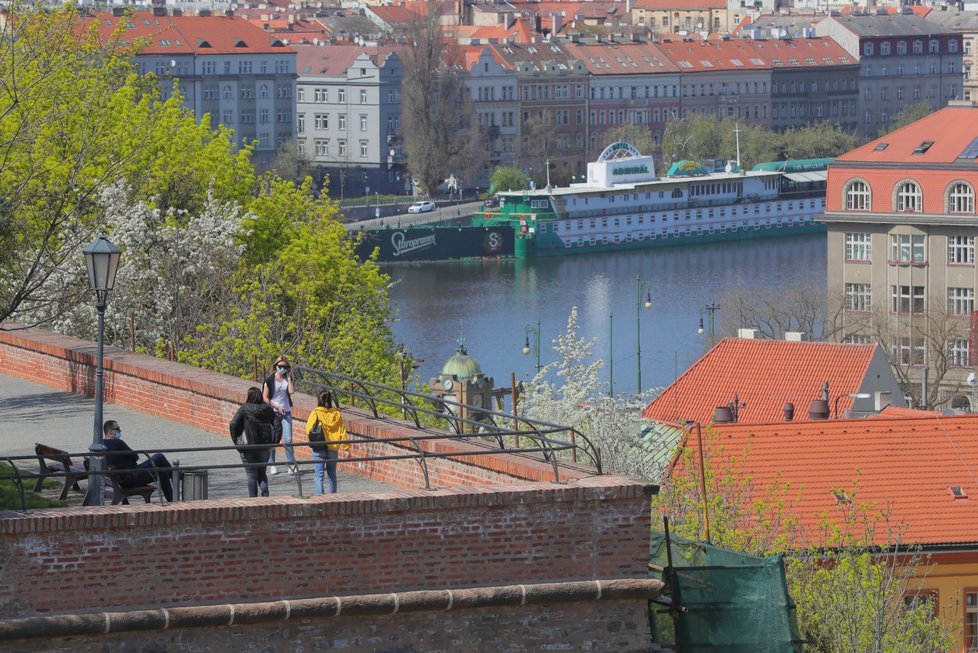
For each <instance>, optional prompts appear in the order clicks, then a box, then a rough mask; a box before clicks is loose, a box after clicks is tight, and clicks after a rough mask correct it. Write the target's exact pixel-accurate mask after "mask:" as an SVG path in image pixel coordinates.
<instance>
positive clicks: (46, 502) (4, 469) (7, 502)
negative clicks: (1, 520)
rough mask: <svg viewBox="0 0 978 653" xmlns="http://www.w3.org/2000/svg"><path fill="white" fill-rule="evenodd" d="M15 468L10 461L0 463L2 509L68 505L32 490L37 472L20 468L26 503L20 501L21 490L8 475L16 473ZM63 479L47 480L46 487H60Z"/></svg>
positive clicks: (0, 503) (0, 508)
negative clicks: (33, 472)
mask: <svg viewBox="0 0 978 653" xmlns="http://www.w3.org/2000/svg"><path fill="white" fill-rule="evenodd" d="M15 473H16V472H15V471H14V468H13V467H11V466H10V465H9V464H8V463H0V510H23V508H24V505H26V507H27V508H28V509H30V508H61V507H63V506H66V505H68V504H67V502H65V501H58V500H56V499H48V498H46V497H44V496H41V495H40V494H35V493H34V492H32V491H31V489H32V488H33V487H34V479H36V478H37V475H36V474H32V473H30V472H25V471H24V470H20V477H21V483H23V486H24V504H23V505H22V504H21V502H20V490H19V489H18V488H17V483H16V482H15V481H14V480H12V479H8V478H4V477H8V476H13V475H15ZM61 483H62V480H61V479H58V480H47V481H45V482H44V486H43V487H44V488H59V487H61Z"/></svg>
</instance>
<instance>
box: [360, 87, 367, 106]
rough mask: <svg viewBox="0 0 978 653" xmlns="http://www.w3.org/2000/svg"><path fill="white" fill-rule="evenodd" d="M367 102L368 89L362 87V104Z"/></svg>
mask: <svg viewBox="0 0 978 653" xmlns="http://www.w3.org/2000/svg"><path fill="white" fill-rule="evenodd" d="M366 103H367V89H365V88H361V89H360V104H366Z"/></svg>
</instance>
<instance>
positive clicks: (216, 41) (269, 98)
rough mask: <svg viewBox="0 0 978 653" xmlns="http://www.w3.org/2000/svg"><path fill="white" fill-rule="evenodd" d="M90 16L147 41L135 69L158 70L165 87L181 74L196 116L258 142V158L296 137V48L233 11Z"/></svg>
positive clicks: (106, 29) (242, 140)
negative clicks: (172, 14) (226, 13)
mask: <svg viewBox="0 0 978 653" xmlns="http://www.w3.org/2000/svg"><path fill="white" fill-rule="evenodd" d="M88 20H89V21H90V22H91V23H93V24H95V25H97V26H98V29H99V30H100V31H101V33H102V34H103V35H104V36H106V37H108V36H109V35H110V34H111V33H112V32H114V31H115V30H116V29H117V28H119V27H120V26H121V27H122V34H123V38H125V39H126V40H127V41H135V40H137V39H138V40H141V41H142V42H143V43H145V47H143V48H142V49H141V50H140V52H139V54H137V55H136V57H135V64H136V67H137V70H138V71H139V72H141V73H143V74H145V73H155V74H156V76H157V77H158V78H159V82H160V87H161V88H162V89H163V92H164V93H169V92H170V90H171V89H172V86H173V82H174V80H176V82H177V85H178V88H179V91H180V93H181V95H182V96H183V98H184V100H185V102H186V104H187V106H188V107H190V108H191V109H193V111H194V115H196V116H197V118H198V119H201V118H203V117H204V116H205V115H210V117H211V123H212V124H214V125H217V124H218V123H220V124H222V125H224V126H225V127H227V128H229V129H232V130H234V139H235V142H236V144H237V145H239V146H241V145H244V144H246V143H254V145H255V154H254V160H255V161H256V162H258V163H261V162H263V161H267V160H270V159H271V158H272V157H274V156H275V153H276V151H277V150H278V148H279V147H281V146H282V145H284V144H285V143H287V142H289V141H291V140H293V139H294V138H295V78H296V75H295V56H296V55H295V50H293V49H292V48H290V47H289V46H287V45H286V44H285V43H284V42H282V41H281V40H279V39H278V38H277V37H276V36H275V35H273V34H268V33H266V32H265V31H264V30H262V29H261V28H260V27H257V26H255V25H252V24H251V23H249V22H248V21H246V20H243V19H239V18H234V17H233V16H228V15H224V14H222V15H220V16H211V15H207V13H206V12H205V15H198V16H168V15H166V12H165V10H163V9H162V8H158V9H156V10H154V11H152V12H149V11H137V12H134V13H132V14H131V15H128V16H125V15H123V12H122V11H121V10H114V11H112V12H111V13H99V14H93V15H92V16H91V17H90V18H88Z"/></svg>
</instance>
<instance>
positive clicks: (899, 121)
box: [880, 100, 933, 136]
mask: <svg viewBox="0 0 978 653" xmlns="http://www.w3.org/2000/svg"><path fill="white" fill-rule="evenodd" d="M932 112H933V109H931V106H930V104H929V103H928V102H927V100H920V101H919V102H912V103H911V104H907V105H905V106H904V107H903V108H902V109H900V113H898V114H897V115H896V118H895V119H894V120H893V122H892V123H891V124H890V125H888V126H887V127H884V128H883V129H881V130H880V136H883V135H885V134H888V133H890V132H892V131H896V130H898V129H902V128H903V127H906V126H907V125H909V124H910V123H912V122H917V121H918V120H920V119H921V118H924V117H926V116H929V115H930V114H931V113H932Z"/></svg>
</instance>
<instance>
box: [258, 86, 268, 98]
mask: <svg viewBox="0 0 978 653" xmlns="http://www.w3.org/2000/svg"><path fill="white" fill-rule="evenodd" d="M258 95H259V97H261V98H262V99H263V100H264V99H268V86H266V85H265V84H262V85H261V88H260V89H258Z"/></svg>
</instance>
